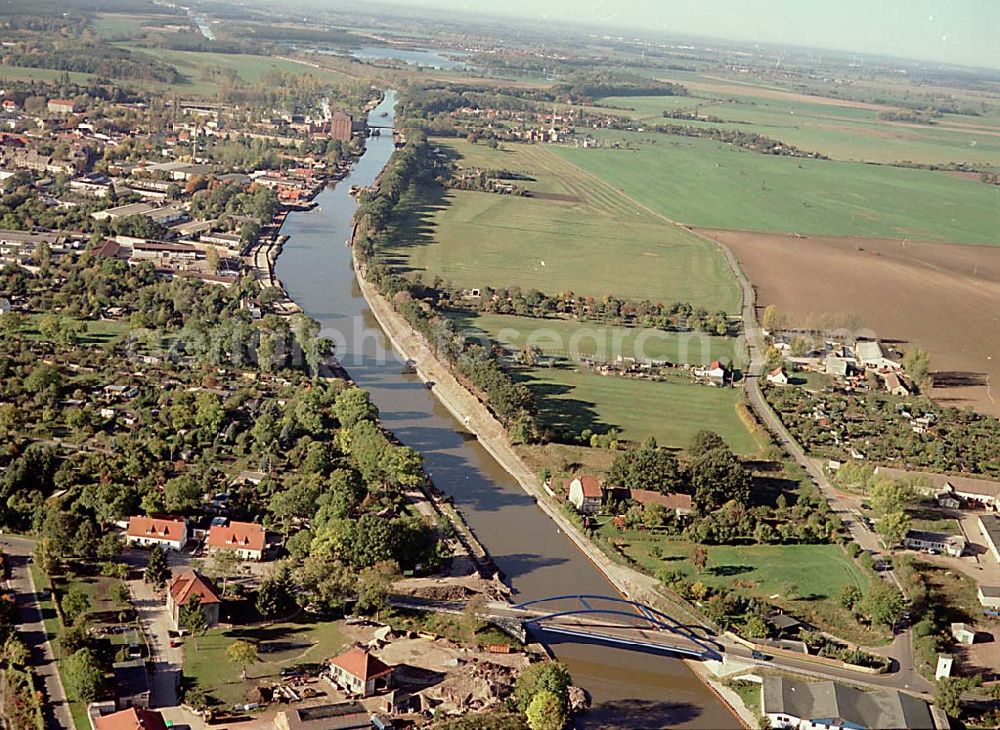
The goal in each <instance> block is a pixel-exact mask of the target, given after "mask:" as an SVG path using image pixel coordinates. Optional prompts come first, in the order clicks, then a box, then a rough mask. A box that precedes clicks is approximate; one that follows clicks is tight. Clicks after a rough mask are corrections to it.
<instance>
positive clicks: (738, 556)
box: [600, 520, 889, 646]
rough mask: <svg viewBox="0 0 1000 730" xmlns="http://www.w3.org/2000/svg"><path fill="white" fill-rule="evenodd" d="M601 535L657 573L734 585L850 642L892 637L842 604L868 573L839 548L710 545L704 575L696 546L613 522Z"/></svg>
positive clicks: (874, 642) (882, 640)
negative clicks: (618, 526)
mask: <svg viewBox="0 0 1000 730" xmlns="http://www.w3.org/2000/svg"><path fill="white" fill-rule="evenodd" d="M600 532H601V534H602V536H604V537H605V538H606V539H607V540H609V541H611V542H615V543H617V544H618V546H619V548H620V549H622V550H623V551H624V553H625V555H626V556H628V557H629V558H631V559H632V560H634V561H636V562H637V563H638V564H639V565H640V566H641V567H642V568H643V569H645V570H646V571H648V572H650V573H652V574H653V575H656V574H657V573H659V572H660V571H662V570H667V571H673V570H679V571H681V572H682V573H683V574H684V575H686V576H687V577H689V578H690V579H691V580H700V581H702V582H703V583H705V584H706V585H708V586H710V587H713V588H726V587H732V586H733V585H734V584H735V583H737V582H738V583H739V586H740V587H741V589H742V590H744V591H746V592H747V593H749V594H751V595H755V596H759V597H760V598H762V599H766V600H768V601H770V602H771V603H775V604H776V605H778V606H781V607H783V608H784V609H785V610H787V611H789V612H791V613H792V614H793V615H795V616H797V617H799V618H802V619H804V620H806V621H807V622H809V623H812V624H813V625H815V626H818V627H819V628H822V629H825V630H827V631H830V632H832V633H834V634H836V635H837V636H840V637H842V638H844V639H847V640H848V641H856V642H858V643H860V644H862V645H866V646H877V645H879V644H883V643H885V642H886V641H887V640H888V638H889V636H888V633H887V632H886V631H885V630H884V629H882V628H880V627H876V628H874V629H869V628H867V627H865V626H862V625H860V624H858V623H857V622H856V621H854V619H853V618H852V617H851V615H850V612H849V611H847V610H846V609H844V608H843V606H841V605H840V601H839V600H838V598H839V595H840V592H841V591H842V590H843V588H844V587H845V586H848V585H856V586H858V587H859V588H861V590H862V591H864V590H866V589H867V588H868V585H869V579H868V577H867V576H866V575H865V573H864V572H863V571H862V570H861V569H860V568H859V567H858V566H857V565H856V564H855V563H854V561H852V560H851V559H850V558H849V557H848V556H847V554H846V553H845V552H844V550H843V549H842V548H841V547H839V546H838V545H736V546H732V545H709V546H705V549H706V550H707V551H708V565H707V567H706V568H705V570H703V571H702V572H701V573H700V574H699V573H697V571H695V569H694V566H693V565H692V564H691V554H692V552H693V551H694V548H695V545H694V544H693V543H691V542H688V541H686V540H681V539H672V538H669V537H665V536H662V535H657V534H655V533H651V532H648V531H628V532H624V533H622V532H619V531H618V530H616V529H615V528H614V527H613V526H612V525H611V523H610V520H609V521H608V522H606V523H605V524H603V525H602V526H601V528H600Z"/></svg>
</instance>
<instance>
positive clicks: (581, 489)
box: [569, 474, 603, 514]
mask: <svg viewBox="0 0 1000 730" xmlns="http://www.w3.org/2000/svg"><path fill="white" fill-rule="evenodd" d="M602 496H603V492H602V491H601V482H600V481H599V480H598V479H597V477H595V476H590V475H589V474H581V475H580V476H578V477H574V478H573V481H571V482H570V483H569V501H570V504H572V505H573V506H574V507H576V511H577V512H580V513H581V514H594V513H595V512H597V511H599V510H600V509H601V501H602Z"/></svg>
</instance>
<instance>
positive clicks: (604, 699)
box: [276, 92, 739, 728]
mask: <svg viewBox="0 0 1000 730" xmlns="http://www.w3.org/2000/svg"><path fill="white" fill-rule="evenodd" d="M394 106H395V94H394V93H392V92H388V93H387V94H386V98H385V100H384V101H383V103H382V104H381V105H379V107H378V108H376V109H375V110H374V111H373V112H372V113H371V115H370V117H369V122H370V123H371V124H372V125H376V126H384V127H390V126H391V125H392V122H393V117H392V113H393V108H394ZM383 113H385V114H386V115H387V116H382V115H383ZM392 150H393V142H392V135H391V132H390V130H389V129H386V130H385V131H384V134H383V136H381V137H373V138H370V139H369V140H368V147H367V151H366V152H365V155H364V156H363V157H362V158H361V159H360V160H359V161H358V163H357V164H356V165H355V168H354V170H353V171H352V172H351V174H350V175H349V176H348V177H347V178H345V179H344V180H342V181H341V182H339V183H338V184H337V186H336V187H335V188H328V189H326V190H324V191H323V192H322V193H320V195H319V196H318V197H317V199H316V202H317V204H318V207H317V208H316V209H314V210H312V211H309V212H304V213H292V214H291V215H289V217H288V219H287V221H286V223H285V225H284V228H283V229H282V232H283V233H285V234H288V235H289V236H290V238H289V240H288V242H287V243H286V244H285V246H284V250H283V251H282V254H281V256H280V257H279V258H278V263H277V272H276V273H277V275H278V278H279V279H280V280H281V281H282V282H283V283H284V285H285V288H286V290H287V291H288V294H289V295H290V296H291V297H292V299H294V300H295V301H296V302H297V303H298V304H299V305H300V306H301V307H302V308H303V309H304V310H305V311H306V312H307V313H308V314H309V315H310V316H311V317H313V318H315V319H316V320H318V321H319V322H320V324H321V325H322V328H323V335H324V336H327V337H329V338H330V339H332V340H333V341H334V342H335V343H336V352H337V356H338V358H339V359H340V361H341V364H342V365H343V366H344V367H345V368H346V369H347V371H348V372H349V373H350V374H351V377H352V378H353V379H354V380H355V382H357V384H358V385H359V386H361V387H362V388H365V389H366V390H368V391H369V392H370V393H371V397H372V400H373V401H374V402H375V403H376V404H377V405H378V407H379V410H380V412H381V418H382V422H383V423H384V424H385V426H386V427H387V428H389V429H391V430H392V431H393V432H394V433H395V434H396V436H397V437H398V438H399V439H400V440H401V441H402V442H403V443H405V444H407V445H408V446H410V447H412V448H414V449H416V450H417V451H419V452H420V453H421V454H423V456H424V459H425V464H426V468H427V471H428V472H429V473H430V475H431V477H432V478H433V480H434V483H435V484H436V485H437V486H438V487H439V488H440V489H442V490H443V491H445V492H447V493H448V494H450V495H452V496H453V497H454V501H455V504H456V506H458V507H459V509H460V510H461V511H462V514H463V515H464V516H465V518H466V520H467V522H468V523H469V525H470V526H471V527H472V529H473V530H474V531H475V533H476V535H477V536H478V538H479V539H480V541H481V542H482V543H483V544H484V545H485V546H486V549H487V550H489V552H490V554H491V555H492V557H493V559H494V560H495V562H496V564H497V566H498V567H499V568H500V569H501V570H502V571H503V573H504V575H505V576H506V579H507V581H508V583H509V584H510V586H511V588H512V589H513V590H514V592H515V595H516V596H517V597H518V598H521V599H522V600H530V599H533V598H544V597H547V596H558V595H565V594H581V593H592V594H599V595H617V594H616V591H615V589H614V588H613V587H612V585H611V584H610V583H609V582H608V581H607V579H606V578H605V577H604V575H603V574H602V573H601V572H600V571H599V570H598V569H597V568H596V567H595V566H594V564H593V563H591V562H590V560H589V559H587V557H586V556H584V555H583V554H582V553H581V552H580V551H579V550H578V549H577V548H576V547H575V546H574V545H573V544H572V543H571V542H570V541H569V539H568V538H567V537H566V536H565V535H563V534H562V533H561V532H559V531H558V530H557V529H556V527H555V525H554V523H553V522H552V521H551V520H550V519H549V518H548V517H547V516H546V515H545V514H544V513H543V512H542V511H541V510H540V509H539V508H538V506H537V505H536V504H535V502H534V500H533V499H532V498H531V497H530V496H529V495H527V494H526V493H525V492H524V491H523V490H522V489H521V487H520V485H519V484H518V483H517V482H516V481H515V480H514V478H513V477H511V476H510V475H509V474H508V473H507V472H506V471H504V469H502V468H501V467H500V466H499V465H498V464H497V463H496V461H494V460H493V458H492V457H491V456H490V455H489V454H488V453H487V452H486V450H485V449H484V448H483V447H482V446H481V445H480V444H479V443H478V441H477V440H476V439H475V438H474V437H473V436H472V435H471V434H469V433H468V432H467V431H465V430H464V429H463V427H462V424H461V423H459V422H458V421H457V420H456V419H455V418H454V417H452V415H451V414H450V413H449V412H448V411H447V410H446V409H445V408H444V406H442V405H441V404H440V403H439V402H438V400H437V399H436V398H435V397H434V395H433V393H432V392H431V391H430V390H428V389H427V388H426V387H425V386H424V384H423V383H421V382H420V380H419V379H418V378H417V377H416V376H415V375H404V374H403V373H402V370H403V368H402V366H403V363H402V362H401V360H400V359H399V357H398V356H397V354H396V353H395V352H394V351H393V349H392V346H391V344H390V343H389V342H388V341H387V339H386V338H385V336H384V335H383V333H382V331H381V329H379V326H378V323H377V322H376V321H375V318H374V316H373V315H372V313H371V311H370V310H369V308H368V305H367V304H366V302H365V300H364V298H363V297H362V295H361V292H360V290H359V288H358V286H357V282H356V281H355V280H354V272H353V270H352V268H351V251H350V249H349V248H348V247H347V246H346V245H345V242H346V240H347V239H348V238H349V237H350V235H351V229H352V225H351V216H352V215H353V213H354V209H355V202H354V199H353V198H351V196H350V195H349V193H348V191H349V189H350V187H351V186H352V185H361V186H367V185H370V184H371V183H372V182H373V181H374V180H375V178H376V177H377V175H378V173H379V171H381V169H382V168H383V167H384V165H385V163H386V162H387V161H388V159H389V156H390V155H391V154H392ZM541 638H542V639H543V640H544V641H545V643H546V644H547V645H548V646H549V647H550V648H551V649H552V651H553V652H554V653H555V654H556V656H557V657H558V658H559V659H560V660H562V661H564V662H565V663H566V664H567V665H568V666H569V668H570V671H571V672H572V674H573V679H574V681H575V682H576V683H577V684H579V685H580V686H582V687H584V688H586V689H587V691H588V692H590V694H591V696H592V698H593V708H592V710H591V711H590V712H589V713H587V714H585V715H583V716H581V717H580V718H579V719H578V721H577V725H578V727H581V728H660V727H691V728H738V727H739V723H738V722H737V721H736V719H735V718H734V717H733V715H732V714H731V713H730V712H729V710H728V709H727V708H726V707H725V706H724V705H723V704H722V703H721V702H720V701H719V700H718V699H717V698H716V696H715V695H714V694H713V693H712V692H711V691H710V690H709V689H708V688H707V687H705V685H704V684H702V683H701V681H700V680H699V679H698V678H697V677H696V676H695V675H694V674H693V673H692V672H691V670H690V669H688V667H687V666H686V665H685V664H684V663H683V662H682V661H680V660H679V659H677V658H675V657H673V656H669V655H664V654H653V653H643V652H638V651H630V650H626V649H621V648H613V647H608V646H604V645H600V644H596V643H587V642H584V641H580V640H577V639H568V638H560V637H556V636H554V635H544V636H543V637H541Z"/></svg>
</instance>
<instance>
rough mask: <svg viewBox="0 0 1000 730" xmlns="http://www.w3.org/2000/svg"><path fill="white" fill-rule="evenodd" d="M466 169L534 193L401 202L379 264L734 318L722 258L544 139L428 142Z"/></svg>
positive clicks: (736, 297)
mask: <svg viewBox="0 0 1000 730" xmlns="http://www.w3.org/2000/svg"><path fill="white" fill-rule="evenodd" d="M435 144H436V145H439V146H440V147H442V148H445V149H447V150H450V151H451V152H453V153H454V154H455V155H457V156H458V157H459V158H460V161H461V164H462V165H463V166H465V167H482V168H489V169H500V168H503V169H507V170H511V171H516V172H520V173H524V174H527V175H530V176H531V177H532V178H534V181H532V182H527V183H525V186H526V187H527V188H528V189H529V190H530V191H531V192H532V193H533V197H520V196H511V195H497V194H491V193H480V192H471V191H460V190H450V191H447V192H446V193H444V194H443V196H441V195H438V196H437V197H435V193H434V191H431V190H425V191H424V192H423V194H421V195H419V196H415V197H413V198H411V200H410V201H409V205H408V207H407V208H406V211H405V214H404V216H403V217H402V219H401V220H400V221H399V223H398V225H397V226H396V228H395V230H394V232H393V236H392V239H393V241H394V242H395V243H394V245H393V246H391V247H390V248H387V249H386V250H385V254H384V255H385V260H386V261H387V262H388V263H390V264H392V265H393V266H395V267H396V268H397V269H401V270H409V271H420V272H423V273H424V275H425V278H429V277H434V276H441V277H442V278H443V279H445V280H446V281H448V282H450V283H451V284H452V285H454V286H457V287H468V288H471V287H485V286H492V287H510V286H520V287H521V288H522V289H525V290H527V289H532V288H534V289H538V290H540V291H544V292H550V293H555V292H565V291H572V292H575V293H577V294H584V295H590V296H595V297H603V296H606V295H608V294H615V295H618V296H622V297H628V298H633V299H650V300H654V301H659V302H667V303H669V302H674V301H687V302H691V303H692V304H694V305H696V306H702V307H705V308H706V309H709V310H725V311H727V312H731V313H735V312H737V311H738V309H739V305H740V293H739V289H738V287H737V285H736V282H735V280H734V279H733V276H732V273H731V271H730V269H729V267H728V265H727V264H726V261H725V258H724V257H723V255H722V254H721V253H720V252H719V250H718V249H717V248H716V247H715V246H713V245H712V244H711V243H709V242H707V241H704V240H702V239H699V238H697V237H695V236H692V235H690V234H688V233H687V232H685V231H683V230H680V229H678V228H676V227H674V226H671V225H670V224H669V223H667V222H665V221H663V220H662V219H661V218H659V217H658V216H655V215H653V214H651V213H649V212H648V211H646V210H644V209H642V208H641V207H639V206H636V205H635V204H634V203H633V202H632V201H631V200H629V199H628V198H627V197H625V196H623V195H621V194H620V193H619V192H618V191H616V190H615V189H613V188H612V187H610V186H608V185H606V184H604V183H602V182H601V181H599V180H597V179H595V178H592V177H589V176H586V175H583V174H581V172H580V171H579V170H578V169H576V168H575V167H573V165H571V164H568V163H567V162H566V161H565V160H563V159H561V158H560V157H559V156H558V155H556V154H554V153H553V152H552V151H550V150H549V149H548V148H547V147H546V146H542V145H505V149H500V150H491V149H489V148H488V147H486V146H485V145H472V144H469V143H468V142H465V141H455V140H449V141H447V142H445V141H443V140H435Z"/></svg>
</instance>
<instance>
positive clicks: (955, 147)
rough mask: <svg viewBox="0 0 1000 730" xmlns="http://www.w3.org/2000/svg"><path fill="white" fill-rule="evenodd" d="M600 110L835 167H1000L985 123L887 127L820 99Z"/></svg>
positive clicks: (681, 100)
mask: <svg viewBox="0 0 1000 730" xmlns="http://www.w3.org/2000/svg"><path fill="white" fill-rule="evenodd" d="M600 103H601V104H602V105H605V106H610V107H613V108H618V109H622V110H623V111H625V113H629V114H631V115H632V116H633V117H635V118H636V119H638V120H647V121H662V122H664V123H672V124H681V125H685V126H702V127H718V128H722V129H743V130H747V131H751V132H757V133H759V134H763V135H766V136H768V137H771V138H772V139H779V140H781V141H782V142H787V143H789V144H793V145H795V146H797V147H799V148H801V149H804V150H809V151H814V152H822V153H823V154H825V155H827V156H829V157H832V158H834V159H839V160H857V161H867V162H881V163H893V162H902V161H910V162H919V163H935V164H944V163H948V162H967V163H975V164H980V165H987V166H992V167H1000V126H998V125H997V124H996V120H995V119H994V118H991V117H969V116H959V115H945V116H943V117H940V118H938V119H936V120H935V123H934V124H932V125H921V124H904V123H899V122H886V121H882V120H879V119H878V113H879V109H877V108H862V107H849V106H834V105H831V104H829V103H823V102H822V101H821V100H819V99H817V100H816V101H806V100H804V99H798V100H786V99H774V98H768V97H766V96H761V95H754V93H753V89H752V88H748V90H747V93H746V95H740V96H733V95H722V94H697V95H693V96H688V97H684V96H650V97H605V98H603V99H601V100H600ZM887 108H892V107H891V106H890V107H887ZM674 110H684V111H687V112H691V113H696V114H698V115H700V116H709V115H710V116H714V117H718V118H721V119H723V120H725V121H724V122H721V123H708V122H697V121H689V120H672V119H664V118H663V112H664V111H674ZM595 111H596V110H595Z"/></svg>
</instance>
